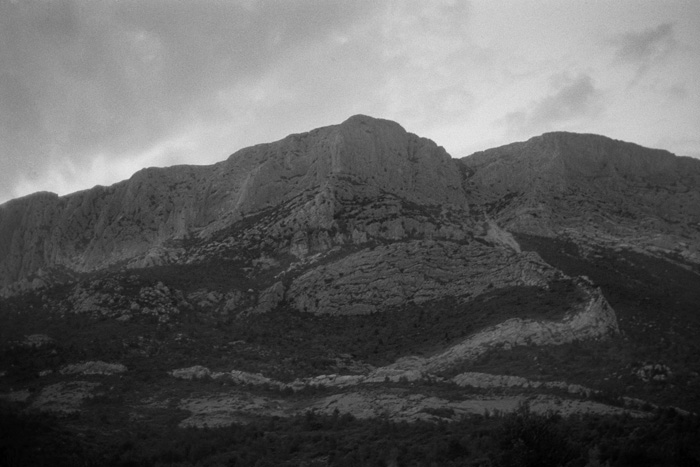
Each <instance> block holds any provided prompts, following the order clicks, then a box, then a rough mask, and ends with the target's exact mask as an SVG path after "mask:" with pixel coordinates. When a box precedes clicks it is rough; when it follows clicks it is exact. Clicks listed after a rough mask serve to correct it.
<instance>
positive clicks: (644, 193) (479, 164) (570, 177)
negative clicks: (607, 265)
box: [460, 132, 700, 263]
mask: <svg viewBox="0 0 700 467" xmlns="http://www.w3.org/2000/svg"><path fill="white" fill-rule="evenodd" d="M460 162H461V164H462V170H463V172H464V174H465V180H464V187H465V190H466V192H467V194H468V196H469V199H470V200H471V202H472V203H473V205H474V207H475V208H477V209H481V210H482V211H484V212H486V213H488V215H489V216H491V217H493V218H494V219H495V220H496V221H497V222H498V223H499V224H500V225H502V226H503V227H505V228H506V229H508V230H510V231H515V232H523V233H530V234H536V235H544V236H558V235H568V236H573V237H575V238H578V239H581V240H583V241H588V242H593V243H595V242H607V243H609V244H613V245H615V244H620V243H627V244H630V245H632V246H634V247H637V248H640V249H643V250H645V251H653V250H654V249H660V250H666V251H668V252H674V253H676V254H679V255H680V256H683V257H685V258H686V259H688V260H691V261H693V262H696V263H698V262H700V161H698V160H696V159H692V158H689V157H677V156H674V155H673V154H671V153H669V152H666V151H662V150H656V149H648V148H644V147H641V146H638V145H635V144H631V143H625V142H621V141H616V140H612V139H609V138H605V137H603V136H597V135H583V134H573V133H562V132H560V133H547V134H544V135H542V136H538V137H535V138H532V139H530V140H528V141H526V142H522V143H513V144H509V145H507V146H503V147H499V148H495V149H489V150H487V151H483V152H479V153H476V154H473V155H471V156H468V157H466V158H463V159H461V160H460Z"/></svg>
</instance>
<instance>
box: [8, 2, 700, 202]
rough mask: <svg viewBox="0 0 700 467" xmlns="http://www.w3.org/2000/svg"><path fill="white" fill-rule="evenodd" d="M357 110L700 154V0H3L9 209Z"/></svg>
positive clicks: (452, 149)
mask: <svg viewBox="0 0 700 467" xmlns="http://www.w3.org/2000/svg"><path fill="white" fill-rule="evenodd" d="M357 113H363V114H367V115H372V116H375V117H381V118H388V119H391V120H396V121H398V122H399V123H400V124H401V125H403V126H404V127H405V128H406V129H407V130H409V131H411V132H413V133H417V134H419V135H420V136H426V137H428V138H431V139H433V140H434V141H436V142H437V143H438V144H440V145H442V146H444V147H445V148H446V149H447V151H448V152H449V153H450V154H452V155H453V156H454V157H462V156H465V155H468V154H471V153H472V152H475V151H478V150H482V149H487V148H489V147H494V146H498V145H502V144H506V143H509V142H513V141H522V140H525V139H527V138H529V137H531V136H535V135H538V134H541V133H543V132H547V131H554V130H566V131H575V132H585V133H599V134H603V135H607V136H610V137H613V138H616V139H622V140H626V141H632V142H635V143H638V144H642V145H644V146H649V147H658V148H663V149H668V150H670V151H671V152H673V153H675V154H678V155H689V156H694V157H700V1H697V0H686V1H680V0H679V1H674V0H666V1H661V0H659V1H644V0H629V1H625V0H614V1H612V0H600V1H594V0H590V1H582V0H571V1H566V0H552V1H544V0H538V1H516V0H513V1H493V0H488V1H486V0H483V1H476V0H475V1H471V2H467V1H429V0H418V1H378V0H371V1H357V0H352V1H350V0H344V1H330V0H315V1H311V0H309V1H301V0H300V1H292V0H284V1H283V0H279V1H256V0H242V1H231V0H216V1H215V0H190V1H184V0H119V1H117V0H78V1H72V2H71V1H59V0H55V1H54V0H17V1H12V0H0V203H1V202H4V201H7V200H8V199H10V198H14V197H18V196H23V195H26V194H29V193H32V192H34V191H53V192H57V193H59V194H66V193H70V192H73V191H76V190H80V189H85V188H89V187H92V186H94V185H97V184H100V185H109V184H112V183H115V182H117V181H119V180H122V179H125V178H128V177H130V176H131V175H132V174H133V173H134V172H135V171H137V170H139V169H140V168H143V167H148V166H168V165H174V164H183V163H186V164H211V163H214V162H218V161H220V160H223V159H225V158H226V157H228V156H229V155H230V154H232V153H233V152H235V151H236V150H238V149H240V148H243V147H246V146H250V145H253V144H257V143H263V142H270V141H274V140H277V139H280V138H282V137H284V136H286V135H287V134H290V133H298V132H304V131H309V130H311V129H313V128H316V127H319V126H325V125H330V124H335V123H340V122H342V121H343V120H345V119H346V118H348V117H349V116H351V115H354V114H357Z"/></svg>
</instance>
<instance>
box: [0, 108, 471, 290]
mask: <svg viewBox="0 0 700 467" xmlns="http://www.w3.org/2000/svg"><path fill="white" fill-rule="evenodd" d="M353 187H357V189H354V188H353ZM380 193H383V194H387V195H393V196H394V197H397V198H400V199H402V200H406V201H407V202H411V203H418V204H430V205H443V206H453V207H455V208H457V209H464V208H466V207H467V201H466V197H465V196H464V193H463V191H462V189H461V181H460V177H459V172H458V170H457V169H456V161H454V160H452V159H451V158H450V156H449V155H448V154H447V153H446V152H445V151H444V149H442V148H441V147H438V146H437V145H436V144H435V143H433V142H432V141H430V140H427V139H424V138H420V137H418V136H416V135H413V134H410V133H407V132H406V131H405V130H404V129H403V128H402V127H401V126H400V125H398V124H397V123H394V122H390V121H386V120H378V119H373V118H370V117H365V116H355V117H352V118H350V119H348V120H347V121H346V122H344V123H342V124H340V125H335V126H329V127H325V128H319V129H317V130H314V131H312V132H309V133H304V134H298V135H290V136H288V137H287V138H284V139H282V140H280V141H277V142H275V143H270V144H261V145H258V146H254V147H251V148H247V149H243V150H241V151H238V152H237V153H235V154H233V155H232V156H231V157H230V158H229V159H228V160H226V161H224V162H221V163H218V164H214V165H212V166H199V167H197V166H175V167H169V168H165V169H158V168H150V169H145V170H142V171H140V172H138V173H136V174H135V175H134V176H133V177H131V178H130V179H129V180H126V181H124V182H121V183H117V184H116V185H113V186H110V187H100V186H98V187H95V188H93V189H90V190H85V191H82V192H78V193H73V194H71V195H67V196H63V197H58V196H56V195H53V194H49V193H39V194H36V195H31V196H28V197H25V198H21V199H17V200H13V201H10V202H8V203H5V204H4V205H2V206H0V286H9V285H11V284H13V283H19V282H20V281H23V280H24V281H25V282H27V281H31V280H32V279H33V277H34V276H37V275H38V274H40V272H41V271H49V270H50V271H54V272H56V271H62V272H64V273H71V272H73V273H74V272H90V271H95V270H100V269H103V268H105V267H108V266H113V265H115V264H124V263H130V264H131V265H132V267H146V266H153V265H158V264H167V263H172V262H177V261H180V259H181V256H182V254H183V252H182V251H180V250H178V249H176V248H174V246H175V244H176V243H177V242H178V241H181V240H183V239H185V238H199V239H208V238H210V237H211V236H212V235H213V234H215V233H216V232H220V231H222V230H224V229H227V228H230V227H232V226H233V225H235V224H237V223H238V222H239V221H241V220H242V219H243V218H245V217H247V216H250V215H255V214H256V213H260V212H261V211H264V210H266V209H271V208H275V207H279V206H285V205H286V206H289V207H294V208H301V209H300V210H298V211H297V210H295V211H294V212H293V213H291V215H292V217H293V220H294V219H296V222H297V224H303V227H304V228H305V229H306V228H307V227H308V228H311V229H312V230H313V228H315V227H324V228H328V227H330V226H331V224H332V220H333V216H334V215H336V214H337V212H336V210H335V209H336V206H335V204H334V203H335V202H336V201H337V200H338V199H340V200H341V201H342V199H343V198H344V197H345V198H348V197H351V198H352V197H357V196H360V197H362V198H366V197H372V196H376V195H378V194H380ZM287 214H290V213H287ZM282 217H284V216H282ZM298 233H299V234H301V232H298ZM304 240H307V239H304ZM317 242H320V243H324V242H325V244H326V246H327V245H328V244H330V242H329V240H325V239H323V238H320V239H317ZM287 246H289V245H287ZM291 246H292V247H296V246H298V245H291ZM323 246H324V245H322V247H323ZM302 248H303V246H302ZM301 253H302V254H303V253H304V251H303V250H302V251H301ZM30 286H31V284H30V282H27V283H25V284H24V285H23V286H22V287H23V288H29V287H30ZM18 287H20V286H18ZM9 290H10V289H7V290H6V292H7V291H9Z"/></svg>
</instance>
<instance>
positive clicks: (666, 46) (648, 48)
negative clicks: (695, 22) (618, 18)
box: [609, 23, 677, 86]
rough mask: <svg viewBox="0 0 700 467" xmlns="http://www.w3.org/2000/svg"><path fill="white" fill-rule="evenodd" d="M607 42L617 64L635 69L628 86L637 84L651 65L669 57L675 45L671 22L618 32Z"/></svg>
mask: <svg viewBox="0 0 700 467" xmlns="http://www.w3.org/2000/svg"><path fill="white" fill-rule="evenodd" d="M609 43H610V44H611V45H612V47H613V48H614V51H615V61H616V63H617V64H620V65H628V66H633V67H635V69H636V70H635V74H634V77H633V78H632V80H631V81H630V83H629V86H633V85H635V84H637V83H638V82H639V80H640V79H641V78H642V77H643V76H644V75H645V74H646V73H647V72H648V71H649V70H650V69H651V67H652V66H654V65H655V64H657V63H659V62H661V61H663V60H664V59H666V58H667V57H669V56H670V55H671V54H672V53H673V51H674V50H675V49H676V46H677V41H676V39H675V31H674V24H673V23H662V24H659V25H658V26H656V27H651V28H647V29H644V30H642V31H640V32H628V33H624V34H620V35H617V36H615V37H613V38H612V39H610V41H609Z"/></svg>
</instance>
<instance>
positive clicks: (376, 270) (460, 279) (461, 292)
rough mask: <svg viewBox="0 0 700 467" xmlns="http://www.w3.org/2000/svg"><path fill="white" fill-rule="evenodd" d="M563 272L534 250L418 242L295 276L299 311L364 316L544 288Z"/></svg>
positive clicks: (292, 290)
mask: <svg viewBox="0 0 700 467" xmlns="http://www.w3.org/2000/svg"><path fill="white" fill-rule="evenodd" d="M557 274H558V272H557V271H556V270H555V269H553V268H551V267H550V266H549V265H547V264H546V263H544V262H543V261H542V260H541V259H540V258H539V257H538V256H537V255H535V254H533V253H527V254H517V253H515V252H514V251H512V250H510V249H508V248H503V247H501V248H497V247H493V246H486V245H484V244H482V243H480V242H477V241H473V242H470V243H466V244H464V243H455V242H448V241H441V242H437V241H432V240H415V241H409V242H402V243H393V244H388V245H380V246H377V247H374V248H367V249H363V250H361V251H359V252H358V253H356V254H352V255H349V256H346V257H345V258H342V259H340V260H339V261H335V262H332V263H329V264H327V265H323V266H319V267H316V268H313V269H310V270H309V271H308V272H306V273H305V274H303V275H300V276H299V277H297V278H296V279H294V280H293V281H292V283H291V285H290V287H289V289H288V290H287V300H288V301H289V302H290V303H291V304H292V305H293V306H294V307H295V308H297V309H298V310H301V311H310V312H313V313H326V314H364V313H372V312H375V311H379V310H381V309H384V308H388V307H391V306H398V305H401V304H404V303H407V302H413V303H422V302H426V301H430V300H438V299H440V298H444V297H463V298H464V299H467V298H469V297H473V296H477V295H479V294H481V293H483V292H484V291H486V290H488V289H491V288H494V289H498V288H501V287H506V286H513V285H528V286H539V287H544V286H546V284H547V283H548V282H549V281H550V280H552V279H553V278H554V277H556V275H557Z"/></svg>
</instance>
